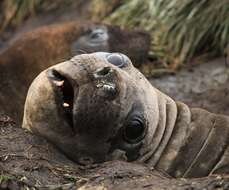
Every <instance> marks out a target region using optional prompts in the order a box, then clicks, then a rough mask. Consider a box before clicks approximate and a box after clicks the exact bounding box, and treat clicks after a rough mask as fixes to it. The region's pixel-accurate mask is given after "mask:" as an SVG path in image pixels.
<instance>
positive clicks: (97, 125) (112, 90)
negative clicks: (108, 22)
mask: <svg viewBox="0 0 229 190" xmlns="http://www.w3.org/2000/svg"><path fill="white" fill-rule="evenodd" d="M147 86H148V87H147ZM151 89H152V87H151V85H150V83H149V82H148V81H147V80H146V79H145V77H143V75H142V74H141V73H140V72H138V71H137V70H136V69H135V68H134V67H133V66H132V63H131V61H130V60H129V58H128V57H127V56H125V55H123V54H119V53H113V54H112V53H103V52H100V53H93V54H83V55H79V56H76V57H74V58H72V59H71V60H69V61H66V62H63V63H60V64H58V65H55V66H53V67H50V68H48V69H47V70H45V71H43V72H42V73H41V74H40V75H39V76H38V77H37V78H36V79H35V80H34V81H33V83H32V85H31V86H30V89H29V92H28V95H27V99H26V103H25V110H24V120H23V127H24V128H27V129H29V130H30V131H32V132H34V133H35V134H38V135H40V136H43V137H45V138H46V139H48V140H49V141H51V142H52V143H53V144H55V145H56V146H57V147H58V148H59V149H61V150H62V151H63V152H64V153H65V154H66V155H67V156H68V157H70V158H71V159H73V160H75V161H77V162H79V163H81V164H89V163H97V162H103V161H106V160H111V159H114V158H122V159H126V160H128V161H132V160H136V159H137V158H138V156H139V150H140V147H141V146H142V144H143V140H144V136H145V135H146V131H147V128H148V125H149V124H150V125H151V127H153V126H154V125H155V126H156V124H157V120H158V118H157V117H158V111H157V110H158V109H157V103H156V102H157V101H151V100H152V99H153V98H155V100H156V99H157V96H156V94H155V92H154V91H153V90H151ZM146 91H149V92H150V93H146ZM151 115H154V117H151Z"/></svg>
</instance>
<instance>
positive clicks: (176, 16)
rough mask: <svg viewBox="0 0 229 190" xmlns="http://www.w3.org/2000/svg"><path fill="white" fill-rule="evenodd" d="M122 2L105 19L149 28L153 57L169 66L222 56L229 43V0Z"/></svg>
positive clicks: (129, 25) (143, 0)
mask: <svg viewBox="0 0 229 190" xmlns="http://www.w3.org/2000/svg"><path fill="white" fill-rule="evenodd" d="M96 1H97V3H98V2H99V1H101V2H102V1H104V0H96ZM122 2H123V3H122V4H121V5H120V6H119V7H118V8H116V9H115V10H114V11H113V12H111V13H110V14H109V15H108V16H106V17H105V18H104V20H105V21H106V22H109V23H112V24H118V25H121V26H124V27H128V28H134V27H140V28H142V29H145V30H146V31H148V32H149V33H150V34H151V38H152V42H151V51H150V56H153V57H156V58H157V59H159V60H160V61H161V62H163V63H164V65H166V66H168V67H169V68H176V67H177V66H179V65H180V64H182V63H186V62H188V61H189V60H190V59H192V58H193V57H194V56H198V55H203V54H208V55H221V54H223V51H224V48H225V47H226V44H227V43H228V42H229V0H220V1H218V0H198V1H196V0H182V1H181V0H125V1H122ZM100 9H101V8H100ZM104 9H105V7H104ZM100 14H101V13H100Z"/></svg>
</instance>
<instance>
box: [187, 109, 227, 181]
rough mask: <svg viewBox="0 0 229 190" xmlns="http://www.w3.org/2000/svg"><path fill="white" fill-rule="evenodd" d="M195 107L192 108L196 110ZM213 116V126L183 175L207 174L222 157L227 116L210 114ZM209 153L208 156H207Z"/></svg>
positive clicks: (225, 142)
mask: <svg viewBox="0 0 229 190" xmlns="http://www.w3.org/2000/svg"><path fill="white" fill-rule="evenodd" d="M196 110H197V109H193V111H196ZM210 117H213V127H212V129H211V131H210V133H209V136H208V138H207V139H206V141H205V143H204V146H203V147H202V148H201V150H200V152H199V153H198V155H197V157H196V158H195V160H194V161H193V163H192V165H191V166H190V167H189V169H188V170H187V171H186V172H185V174H184V177H192V176H195V177H198V176H200V177H201V176H207V175H209V174H210V173H211V171H212V169H214V167H215V166H216V165H217V163H218V162H219V161H220V159H221V158H222V156H223V154H224V153H225V150H226V149H227V146H228V139H229V130H228V127H229V125H228V123H229V121H228V118H227V117H225V116H222V115H216V114H210ZM209 155H210V156H209Z"/></svg>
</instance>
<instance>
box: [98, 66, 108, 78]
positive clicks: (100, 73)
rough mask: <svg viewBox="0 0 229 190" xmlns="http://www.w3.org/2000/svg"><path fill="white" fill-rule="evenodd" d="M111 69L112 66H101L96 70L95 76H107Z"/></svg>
mask: <svg viewBox="0 0 229 190" xmlns="http://www.w3.org/2000/svg"><path fill="white" fill-rule="evenodd" d="M111 71H112V69H111V68H110V67H103V68H99V69H98V70H96V71H95V73H94V76H95V78H100V77H105V76H107V75H108V74H109V73H110V72H111Z"/></svg>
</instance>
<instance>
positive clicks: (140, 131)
mask: <svg viewBox="0 0 229 190" xmlns="http://www.w3.org/2000/svg"><path fill="white" fill-rule="evenodd" d="M144 131H145V127H144V124H143V122H142V120H140V119H139V118H135V119H133V120H132V121H131V122H130V123H129V124H128V125H127V126H126V127H125V128H124V139H125V140H126V141H127V142H129V143H136V142H138V141H140V140H141V139H142V138H143V137H144Z"/></svg>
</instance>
